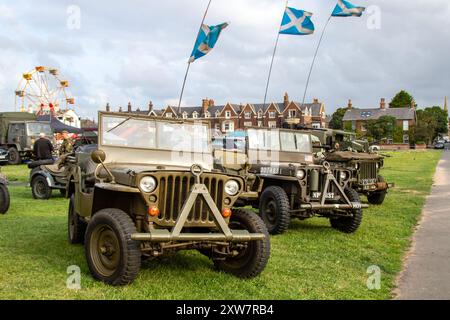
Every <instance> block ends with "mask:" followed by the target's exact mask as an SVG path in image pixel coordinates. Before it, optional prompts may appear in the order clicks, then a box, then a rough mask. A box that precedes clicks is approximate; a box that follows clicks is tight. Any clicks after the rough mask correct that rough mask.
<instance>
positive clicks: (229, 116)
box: [225, 110, 231, 119]
mask: <svg viewBox="0 0 450 320" xmlns="http://www.w3.org/2000/svg"><path fill="white" fill-rule="evenodd" d="M225 118H227V119H230V118H231V111H229V110H227V111H225Z"/></svg>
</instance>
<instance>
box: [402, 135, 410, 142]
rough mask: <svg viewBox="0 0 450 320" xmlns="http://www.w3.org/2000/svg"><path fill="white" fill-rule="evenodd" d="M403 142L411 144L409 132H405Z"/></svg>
mask: <svg viewBox="0 0 450 320" xmlns="http://www.w3.org/2000/svg"><path fill="white" fill-rule="evenodd" d="M403 143H408V144H409V134H404V135H403Z"/></svg>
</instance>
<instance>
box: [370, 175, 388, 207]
mask: <svg viewBox="0 0 450 320" xmlns="http://www.w3.org/2000/svg"><path fill="white" fill-rule="evenodd" d="M378 182H384V178H383V177H382V176H379V177H378ZM386 194H387V190H378V191H373V192H370V193H369V194H367V201H369V203H370V204H376V205H380V204H382V203H383V202H384V198H385V197H386Z"/></svg>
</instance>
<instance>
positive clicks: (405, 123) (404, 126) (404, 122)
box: [403, 120, 409, 131]
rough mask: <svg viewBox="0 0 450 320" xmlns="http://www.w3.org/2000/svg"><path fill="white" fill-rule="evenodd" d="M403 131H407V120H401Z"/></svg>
mask: <svg viewBox="0 0 450 320" xmlns="http://www.w3.org/2000/svg"><path fill="white" fill-rule="evenodd" d="M403 131H409V121H408V120H403Z"/></svg>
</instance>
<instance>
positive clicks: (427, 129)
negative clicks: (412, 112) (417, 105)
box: [414, 106, 448, 144]
mask: <svg viewBox="0 0 450 320" xmlns="http://www.w3.org/2000/svg"><path fill="white" fill-rule="evenodd" d="M447 132H448V112H447V111H445V110H443V109H442V108H441V107H437V106H435V107H431V108H425V109H423V110H417V125H416V128H415V133H414V138H415V140H416V142H418V141H423V142H425V143H427V144H431V143H432V142H433V140H434V138H436V137H437V136H438V135H439V134H446V133H447Z"/></svg>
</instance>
